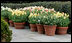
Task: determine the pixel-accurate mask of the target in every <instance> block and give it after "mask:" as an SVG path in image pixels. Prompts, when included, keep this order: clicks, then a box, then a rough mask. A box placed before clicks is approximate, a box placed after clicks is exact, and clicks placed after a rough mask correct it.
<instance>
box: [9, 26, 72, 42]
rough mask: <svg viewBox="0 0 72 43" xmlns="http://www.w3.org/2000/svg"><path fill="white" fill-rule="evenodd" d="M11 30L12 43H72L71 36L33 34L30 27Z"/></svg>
mask: <svg viewBox="0 0 72 43" xmlns="http://www.w3.org/2000/svg"><path fill="white" fill-rule="evenodd" d="M9 28H10V29H11V30H12V32H13V34H12V41H11V42H71V35H70V34H66V35H55V36H46V35H44V34H38V32H31V31H30V29H29V28H28V27H26V28H25V29H15V28H14V27H9Z"/></svg>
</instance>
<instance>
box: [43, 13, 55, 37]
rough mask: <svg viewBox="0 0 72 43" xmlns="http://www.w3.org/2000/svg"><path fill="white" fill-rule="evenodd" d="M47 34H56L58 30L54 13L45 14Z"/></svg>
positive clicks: (44, 22)
mask: <svg viewBox="0 0 72 43" xmlns="http://www.w3.org/2000/svg"><path fill="white" fill-rule="evenodd" d="M42 21H43V24H44V29H45V34H46V35H48V36H54V35H55V31H56V17H55V16H53V14H49V15H48V16H47V15H46V16H44V17H43V19H42Z"/></svg>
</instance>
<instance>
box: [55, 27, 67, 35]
mask: <svg viewBox="0 0 72 43" xmlns="http://www.w3.org/2000/svg"><path fill="white" fill-rule="evenodd" d="M67 30H68V27H57V30H56V34H60V35H64V34H66V33H67Z"/></svg>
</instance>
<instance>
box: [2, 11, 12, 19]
mask: <svg viewBox="0 0 72 43" xmlns="http://www.w3.org/2000/svg"><path fill="white" fill-rule="evenodd" d="M10 14H11V12H10V11H8V10H2V11H1V16H2V17H3V18H9V15H10Z"/></svg>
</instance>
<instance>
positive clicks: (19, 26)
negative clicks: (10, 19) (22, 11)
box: [14, 22, 25, 29]
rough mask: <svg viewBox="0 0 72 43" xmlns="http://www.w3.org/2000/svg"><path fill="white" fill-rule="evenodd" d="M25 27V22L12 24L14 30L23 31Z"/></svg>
mask: <svg viewBox="0 0 72 43" xmlns="http://www.w3.org/2000/svg"><path fill="white" fill-rule="evenodd" d="M24 25H25V22H24V23H14V26H15V28H16V29H24V27H25V26H24Z"/></svg>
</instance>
